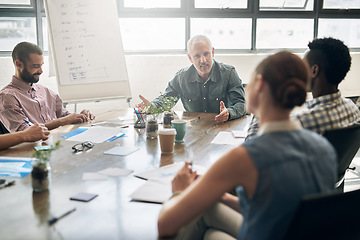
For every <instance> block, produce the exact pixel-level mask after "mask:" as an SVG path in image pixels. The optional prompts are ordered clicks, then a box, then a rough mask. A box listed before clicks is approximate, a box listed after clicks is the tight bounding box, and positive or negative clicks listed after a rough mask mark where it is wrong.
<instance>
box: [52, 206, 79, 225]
mask: <svg viewBox="0 0 360 240" xmlns="http://www.w3.org/2000/svg"><path fill="white" fill-rule="evenodd" d="M75 210H76V208H73V209H71V210H69V211H67V212H66V213H64V214H63V215H61V216H60V217H53V218H51V219H49V221H48V223H49V225H52V224H54V223H56V222H57V221H58V220H60V219H61V218H63V217H65V216H67V215H69V214H70V213H72V212H74V211H75Z"/></svg>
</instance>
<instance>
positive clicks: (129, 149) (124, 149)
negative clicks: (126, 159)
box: [104, 146, 139, 156]
mask: <svg viewBox="0 0 360 240" xmlns="http://www.w3.org/2000/svg"><path fill="white" fill-rule="evenodd" d="M137 150H139V148H137V147H134V146H116V147H113V148H111V149H109V150H107V151H105V152H104V154H110V155H118V156H126V155H129V154H130V153H133V152H135V151H137Z"/></svg>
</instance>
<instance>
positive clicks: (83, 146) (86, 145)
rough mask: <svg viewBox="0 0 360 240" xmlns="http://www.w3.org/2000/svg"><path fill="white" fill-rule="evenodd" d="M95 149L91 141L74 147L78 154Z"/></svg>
mask: <svg viewBox="0 0 360 240" xmlns="http://www.w3.org/2000/svg"><path fill="white" fill-rule="evenodd" d="M92 147H94V144H93V143H92V142H91V141H85V142H82V143H77V144H75V145H74V146H72V150H73V151H74V152H75V153H77V152H81V151H84V150H87V149H90V148H92Z"/></svg>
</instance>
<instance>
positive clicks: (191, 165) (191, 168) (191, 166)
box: [187, 160, 193, 171]
mask: <svg viewBox="0 0 360 240" xmlns="http://www.w3.org/2000/svg"><path fill="white" fill-rule="evenodd" d="M187 162H188V163H190V165H189V166H188V167H189V169H190V170H191V171H193V161H192V160H190V161H187Z"/></svg>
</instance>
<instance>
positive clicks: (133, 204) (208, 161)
mask: <svg viewBox="0 0 360 240" xmlns="http://www.w3.org/2000/svg"><path fill="white" fill-rule="evenodd" d="M215 115H216V114H211V113H189V112H184V113H183V112H177V117H179V118H182V119H185V120H187V129H186V135H185V138H184V140H185V141H184V143H176V144H175V147H174V153H173V154H161V151H160V146H159V141H158V139H154V140H149V139H146V133H145V130H144V129H140V130H139V129H134V127H133V124H131V123H130V122H133V121H129V120H126V119H133V110H132V109H117V110H113V111H109V112H106V113H104V114H102V115H100V116H97V117H96V121H97V122H100V121H107V122H108V123H109V124H118V125H119V124H120V123H122V122H123V121H124V119H125V122H126V121H129V123H130V124H129V127H128V128H124V130H125V131H126V135H125V136H124V137H121V138H119V139H117V140H115V141H112V142H104V143H99V144H95V146H94V147H93V148H92V149H91V150H88V151H84V152H80V153H76V154H75V153H73V152H72V149H71V147H72V145H74V143H75V142H72V141H66V140H65V139H63V138H60V136H61V135H63V134H65V133H68V132H70V131H72V130H75V129H76V128H78V127H79V126H90V124H89V123H86V124H77V125H70V126H64V127H61V128H59V129H55V130H53V131H52V132H51V136H52V138H53V140H58V139H60V141H61V147H60V148H59V149H57V150H55V151H54V152H53V153H52V156H51V161H50V165H51V184H50V190H49V191H46V192H42V193H34V192H33V190H32V186H31V176H30V175H28V176H26V177H24V178H19V179H15V180H16V184H15V185H14V186H11V187H7V188H4V189H0V199H1V205H0V213H1V217H0V239H6V240H7V239H37V240H39V239H157V217H158V214H159V211H160V208H161V204H155V203H145V202H139V201H133V200H131V198H130V197H129V195H130V194H131V193H132V192H133V191H134V190H136V189H137V188H138V187H140V186H141V185H142V184H144V183H145V180H143V179H139V178H137V177H135V176H134V173H139V172H143V171H147V170H151V169H155V168H158V167H160V166H164V165H167V164H171V163H174V162H179V161H185V160H188V159H192V160H193V162H194V163H195V164H198V165H202V166H205V167H209V166H211V165H212V164H213V163H214V162H215V161H216V160H217V159H218V158H219V157H220V156H222V155H223V154H224V153H225V152H226V151H228V150H229V149H231V148H233V146H231V145H217V144H211V141H212V140H213V139H214V137H215V136H216V135H217V134H218V133H219V132H220V131H228V132H229V131H231V130H245V129H246V128H247V126H248V124H249V121H250V117H244V118H242V119H237V120H233V121H229V122H226V123H222V124H217V123H216V122H215V121H214V116H215ZM199 117H200V118H199ZM161 127H162V126H161V125H160V128H161ZM117 144H120V145H130V146H137V147H138V148H139V150H138V151H136V152H134V153H132V154H129V155H127V156H114V155H105V154H104V151H106V150H108V149H111V148H112V147H114V146H116V145H117ZM34 146H36V144H35V143H23V144H20V145H18V146H15V147H12V148H10V149H8V150H3V151H0V156H20V157H32V151H33V147H34ZM109 167H119V168H125V169H130V170H133V171H134V172H133V173H132V174H130V175H129V176H126V177H108V179H107V180H98V181H96V180H90V181H89V180H87V181H85V180H82V176H83V173H84V172H97V171H100V170H103V169H106V168H109ZM9 180H14V179H9ZM79 192H88V193H95V194H98V195H99V196H98V197H97V198H95V199H94V200H92V201H90V202H87V203H83V202H77V201H71V200H69V198H70V196H72V195H74V194H77V193H79ZM74 207H76V211H75V212H73V213H71V214H70V215H68V216H66V217H65V218H63V219H61V220H59V221H58V222H57V223H55V224H53V225H51V226H49V225H48V222H47V221H48V219H50V218H52V217H55V216H60V215H61V214H63V213H64V212H66V211H68V210H70V209H72V208H74Z"/></svg>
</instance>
